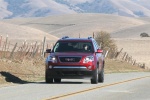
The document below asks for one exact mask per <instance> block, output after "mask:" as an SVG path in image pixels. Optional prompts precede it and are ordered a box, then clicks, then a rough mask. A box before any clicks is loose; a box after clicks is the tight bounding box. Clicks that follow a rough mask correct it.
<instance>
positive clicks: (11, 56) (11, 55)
mask: <svg viewBox="0 0 150 100" xmlns="http://www.w3.org/2000/svg"><path fill="white" fill-rule="evenodd" d="M16 47H17V43H16V44H15V46H14V48H13V50H12V52H11V54H10V59H12V58H13V57H14V55H13V54H14V51H15V49H16Z"/></svg>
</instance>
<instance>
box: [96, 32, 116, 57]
mask: <svg viewBox="0 0 150 100" xmlns="http://www.w3.org/2000/svg"><path fill="white" fill-rule="evenodd" d="M95 40H96V41H97V43H98V44H99V45H100V47H101V49H103V50H104V52H106V51H108V50H109V53H108V57H109V58H112V57H113V56H114V54H115V53H116V52H117V46H116V44H115V42H114V40H113V39H112V38H111V36H110V33H107V32H105V31H101V32H97V33H96V37H95Z"/></svg>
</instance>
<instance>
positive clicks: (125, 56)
mask: <svg viewBox="0 0 150 100" xmlns="http://www.w3.org/2000/svg"><path fill="white" fill-rule="evenodd" d="M113 59H117V60H120V61H125V62H127V63H130V64H132V65H136V66H138V67H141V68H145V63H138V62H137V61H136V60H135V59H134V58H133V57H132V56H130V55H129V54H128V53H127V52H123V48H122V49H120V51H118V52H116V53H114V56H113Z"/></svg>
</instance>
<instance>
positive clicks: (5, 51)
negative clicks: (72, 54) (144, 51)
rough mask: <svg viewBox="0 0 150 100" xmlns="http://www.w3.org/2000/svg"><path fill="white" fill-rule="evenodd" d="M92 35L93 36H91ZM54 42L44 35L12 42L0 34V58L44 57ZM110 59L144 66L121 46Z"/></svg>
mask: <svg viewBox="0 0 150 100" xmlns="http://www.w3.org/2000/svg"><path fill="white" fill-rule="evenodd" d="M93 37H94V36H93ZM54 43H55V42H46V37H44V38H43V41H42V42H33V43H28V42H27V41H24V42H22V44H19V43H18V42H16V43H14V44H12V43H11V42H10V41H9V39H8V36H7V37H6V38H4V37H2V36H0V59H3V58H6V59H10V60H14V59H17V60H23V59H39V60H40V59H43V58H44V57H45V50H46V49H51V48H52V47H53V45H54ZM108 54H109V49H108V50H107V51H104V56H105V58H107V57H108V56H107V55H108ZM111 59H117V60H120V61H125V62H128V63H130V64H132V65H136V66H139V67H141V68H145V64H144V63H142V64H141V63H138V62H137V61H136V60H135V59H133V57H132V56H130V55H129V54H128V53H127V52H123V48H122V49H121V50H120V51H117V52H114V54H113V55H112V56H111Z"/></svg>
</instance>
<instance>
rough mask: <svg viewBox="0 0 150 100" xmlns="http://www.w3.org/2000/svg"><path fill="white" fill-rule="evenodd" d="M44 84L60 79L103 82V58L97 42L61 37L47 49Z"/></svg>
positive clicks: (88, 39)
mask: <svg viewBox="0 0 150 100" xmlns="http://www.w3.org/2000/svg"><path fill="white" fill-rule="evenodd" d="M46 52H47V53H50V54H49V55H48V57H47V58H46V70H45V81H46V83H53V81H54V82H56V83H60V82H61V79H68V78H70V79H82V78H90V79H91V83H92V84H97V83H98V82H103V81H104V57H103V54H102V52H103V51H102V50H101V49H100V48H99V45H98V44H97V42H96V41H95V40H94V39H93V38H91V37H88V38H69V37H67V36H66V37H63V38H61V39H59V40H58V41H57V42H56V44H55V45H54V47H53V49H52V50H51V49H47V50H46Z"/></svg>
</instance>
